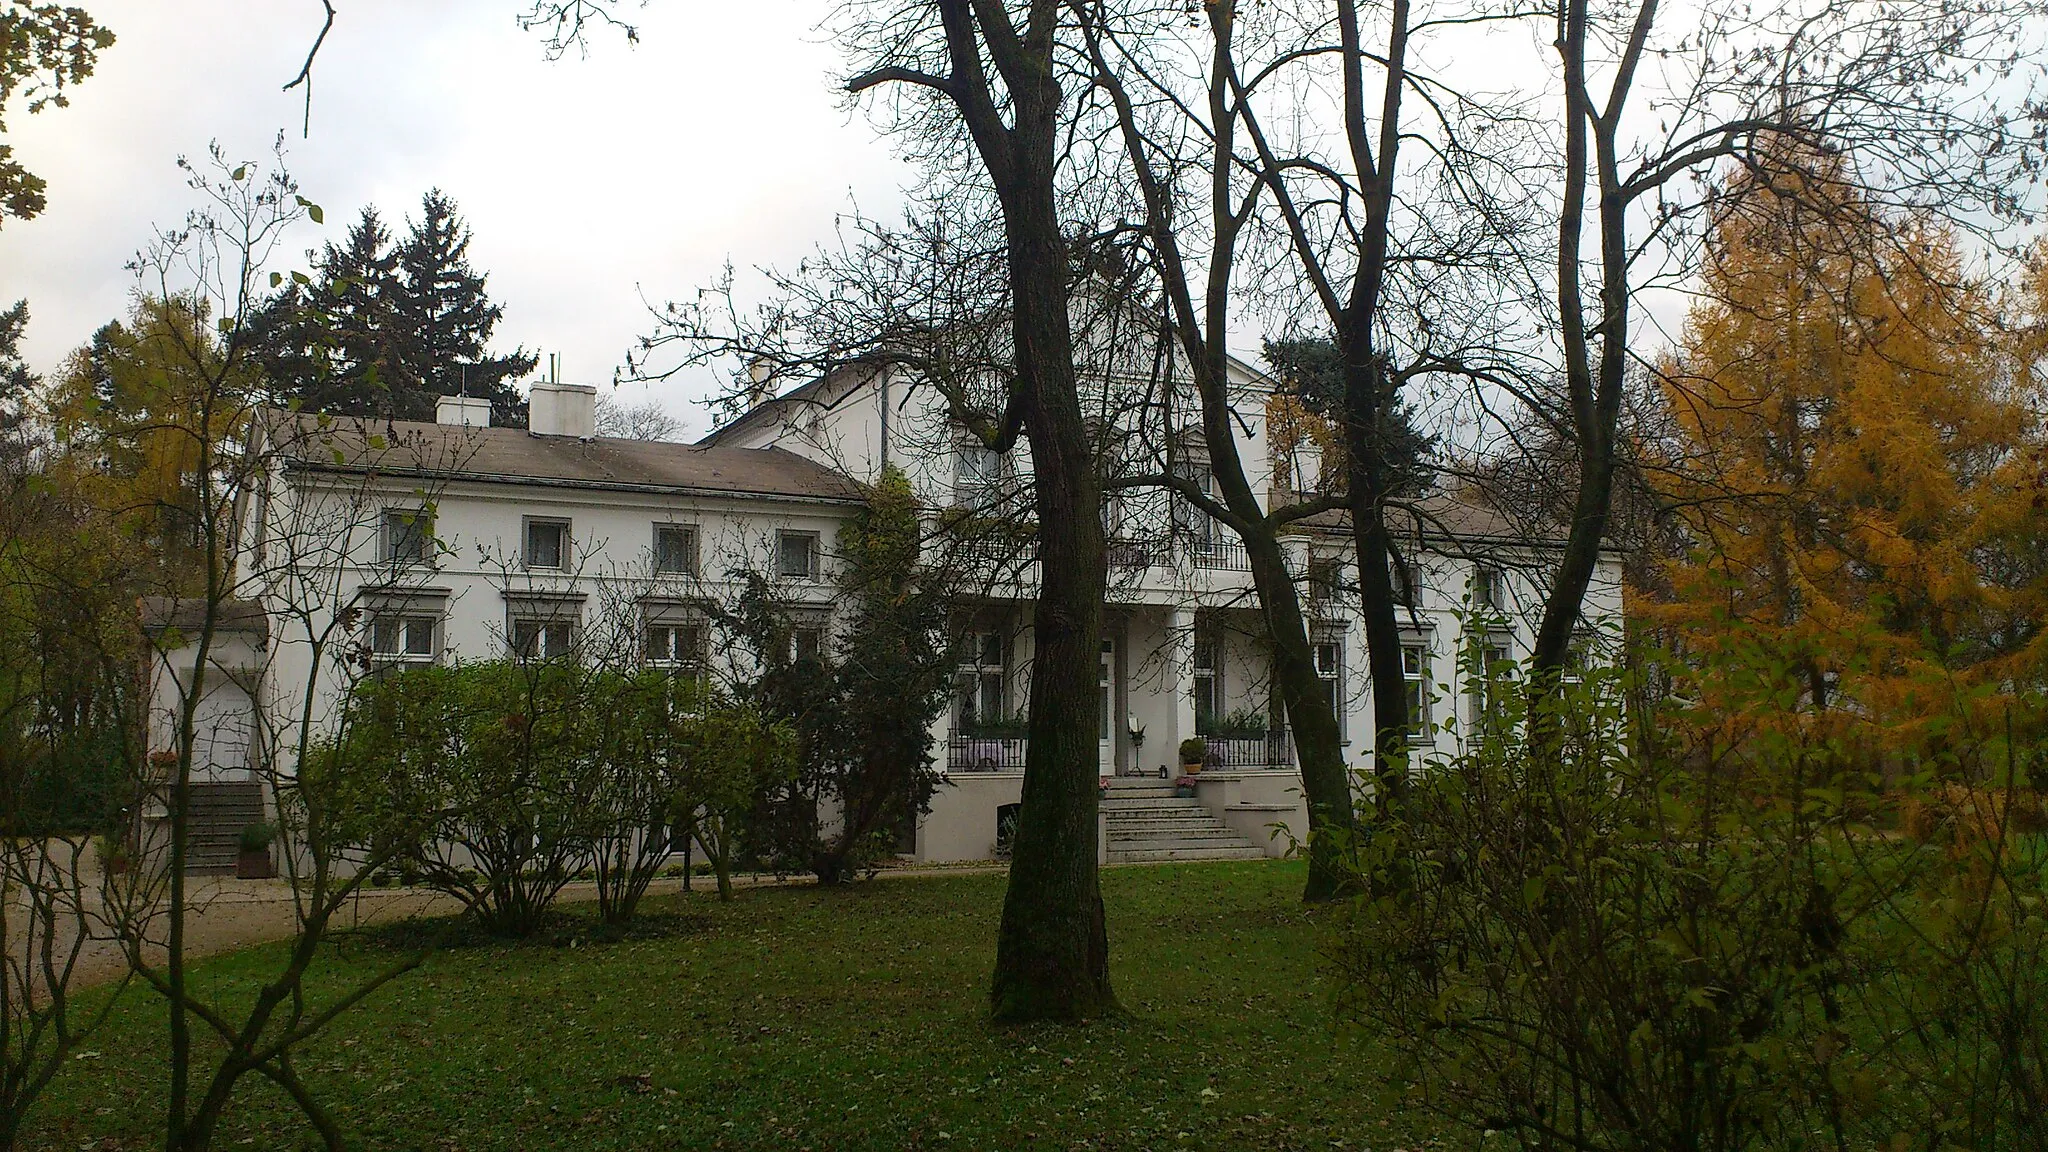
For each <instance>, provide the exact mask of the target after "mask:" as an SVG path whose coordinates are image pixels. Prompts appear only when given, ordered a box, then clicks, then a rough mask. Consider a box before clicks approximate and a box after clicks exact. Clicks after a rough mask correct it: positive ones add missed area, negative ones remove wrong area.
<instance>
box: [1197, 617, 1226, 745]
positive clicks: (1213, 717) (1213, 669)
mask: <svg viewBox="0 0 2048 1152" xmlns="http://www.w3.org/2000/svg"><path fill="white" fill-rule="evenodd" d="M1223 711H1224V710H1223V645H1222V644H1221V643H1220V642H1219V641H1218V640H1217V639H1216V638H1215V637H1213V636H1208V637H1196V639H1195V731H1197V732H1206V731H1208V729H1209V726H1210V725H1212V724H1213V723H1215V722H1216V721H1217V720H1219V719H1221V718H1222V716H1223Z"/></svg>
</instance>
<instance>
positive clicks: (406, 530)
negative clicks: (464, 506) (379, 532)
mask: <svg viewBox="0 0 2048 1152" xmlns="http://www.w3.org/2000/svg"><path fill="white" fill-rule="evenodd" d="M383 541H384V542H383V553H384V562H385V563H387V564H429V563H432V562H433V559H434V518H433V517H432V516H430V515H428V513H427V511H426V510H425V509H424V508H386V509H385V510H384V525H383Z"/></svg>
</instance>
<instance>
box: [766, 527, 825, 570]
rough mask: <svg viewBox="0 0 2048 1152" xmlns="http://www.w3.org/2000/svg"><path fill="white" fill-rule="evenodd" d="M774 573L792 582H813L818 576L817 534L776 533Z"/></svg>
mask: <svg viewBox="0 0 2048 1152" xmlns="http://www.w3.org/2000/svg"><path fill="white" fill-rule="evenodd" d="M775 572H776V574H777V575H779V576H782V577H784V578H787V579H792V580H815V579H816V578H817V576H818V534H817V533H816V532H777V533H776V534H775Z"/></svg>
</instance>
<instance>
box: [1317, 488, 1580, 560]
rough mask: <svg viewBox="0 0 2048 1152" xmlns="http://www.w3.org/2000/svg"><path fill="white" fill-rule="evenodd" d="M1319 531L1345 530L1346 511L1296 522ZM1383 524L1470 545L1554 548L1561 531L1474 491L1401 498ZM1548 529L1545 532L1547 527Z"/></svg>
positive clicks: (1410, 534) (1399, 533) (1404, 533)
mask: <svg viewBox="0 0 2048 1152" xmlns="http://www.w3.org/2000/svg"><path fill="white" fill-rule="evenodd" d="M1297 523H1298V524H1299V525H1300V526H1302V527H1304V528H1310V529H1315V530H1318V531H1323V532H1347V533H1348V532H1349V531H1350V530H1351V510H1350V509H1348V508H1333V509H1330V510H1328V511H1324V512H1318V513H1316V514H1315V515H1313V516H1310V517H1307V518H1306V519H1303V520H1300V521H1297ZM1387 528H1388V530H1389V531H1391V532H1392V533H1393V534H1394V535H1395V536H1396V537H1397V538H1400V537H1405V538H1408V539H1414V538H1416V537H1417V536H1420V537H1422V538H1424V539H1429V540H1457V541H1466V542H1471V543H1489V544H1519V545H1536V546H1539V547H1545V546H1549V547H1557V546H1562V545H1563V544H1564V542H1565V533H1564V531H1563V530H1562V529H1561V528H1559V527H1557V526H1555V525H1550V526H1546V527H1544V528H1536V527H1532V526H1531V525H1527V524H1523V523H1520V522H1518V521H1517V520H1515V519H1514V518H1513V517H1510V516H1508V515H1507V514H1505V513H1503V512H1501V511H1500V510H1499V509H1498V508H1495V507H1493V506H1492V505H1491V504H1488V503H1486V502H1485V501H1484V500H1482V499H1480V498H1479V497H1477V496H1476V495H1473V494H1466V493H1445V492H1434V493H1431V494H1429V495H1427V496H1423V497H1422V498H1420V499H1417V500H1404V501H1401V502H1400V504H1399V506H1398V507H1390V508H1388V509H1387ZM1546 529H1547V530H1546Z"/></svg>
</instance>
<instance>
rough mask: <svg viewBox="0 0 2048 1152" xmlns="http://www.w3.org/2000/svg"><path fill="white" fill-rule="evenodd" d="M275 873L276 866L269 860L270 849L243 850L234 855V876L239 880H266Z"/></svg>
mask: <svg viewBox="0 0 2048 1152" xmlns="http://www.w3.org/2000/svg"><path fill="white" fill-rule="evenodd" d="M276 875H277V868H276V866H274V865H273V864H272V863H271V862H270V849H268V848H256V849H247V850H244V851H243V852H242V853H241V855H239V856H236V857H235V877H236V878H237V879H240V880H268V879H270V878H271V877H273V876H276Z"/></svg>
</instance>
